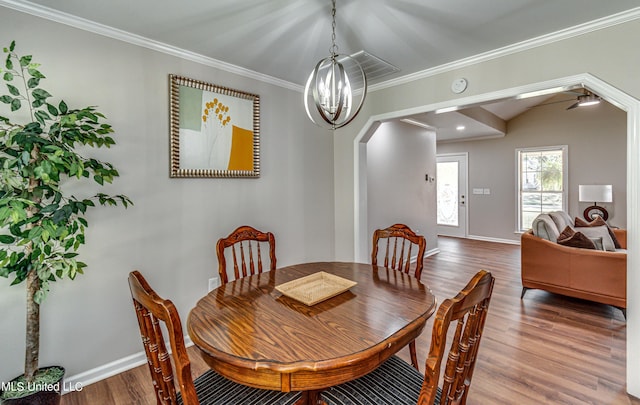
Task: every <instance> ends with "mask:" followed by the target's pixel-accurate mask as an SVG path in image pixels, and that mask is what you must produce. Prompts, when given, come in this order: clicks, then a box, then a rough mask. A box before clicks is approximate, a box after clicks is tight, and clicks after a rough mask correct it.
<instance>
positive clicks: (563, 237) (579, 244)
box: [557, 226, 596, 249]
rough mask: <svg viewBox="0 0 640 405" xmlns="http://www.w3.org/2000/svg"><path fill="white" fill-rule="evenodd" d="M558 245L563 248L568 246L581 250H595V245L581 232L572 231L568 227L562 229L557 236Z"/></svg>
mask: <svg viewBox="0 0 640 405" xmlns="http://www.w3.org/2000/svg"><path fill="white" fill-rule="evenodd" d="M557 242H558V244H559V245H563V246H570V247H575V248H581V249H595V248H596V245H595V244H594V243H593V242H592V241H591V239H589V238H588V237H587V236H586V235H585V234H583V233H582V232H576V231H574V230H573V229H572V228H571V227H570V226H567V227H565V228H564V230H563V231H562V232H561V233H560V236H558V241H557Z"/></svg>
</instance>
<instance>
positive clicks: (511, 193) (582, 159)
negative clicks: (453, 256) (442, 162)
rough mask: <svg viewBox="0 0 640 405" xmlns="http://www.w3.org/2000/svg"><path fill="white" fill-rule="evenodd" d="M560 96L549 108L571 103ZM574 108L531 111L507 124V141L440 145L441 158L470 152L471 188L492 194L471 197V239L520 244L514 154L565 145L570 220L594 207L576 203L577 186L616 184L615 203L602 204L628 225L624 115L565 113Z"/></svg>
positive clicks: (602, 107)
mask: <svg viewBox="0 0 640 405" xmlns="http://www.w3.org/2000/svg"><path fill="white" fill-rule="evenodd" d="M570 97H571V96H568V95H566V94H561V95H558V96H556V97H554V98H552V99H551V100H548V101H547V102H548V103H554V102H557V101H559V100H567V99H568V98H570ZM569 105H571V103H558V104H549V105H545V106H539V107H536V108H532V109H530V110H528V111H527V112H525V113H523V114H521V115H519V116H517V117H515V118H513V119H512V120H511V121H509V122H508V124H507V134H506V135H505V137H503V138H495V139H487V140H478V141H468V142H454V143H439V144H438V146H437V150H438V153H455V152H469V189H470V190H471V189H473V188H490V189H491V194H490V195H474V194H469V198H468V209H469V235H470V236H472V237H487V238H496V239H505V240H513V241H519V240H520V234H519V233H515V230H516V211H515V210H516V207H517V200H516V189H517V184H516V181H517V179H516V171H517V167H516V165H517V162H516V157H515V150H516V149H517V148H529V147H538V146H554V145H567V146H568V149H569V153H568V162H569V165H568V167H569V173H568V181H569V183H568V185H567V190H568V207H569V214H570V215H571V216H572V217H576V216H578V217H580V218H582V212H583V211H584V209H585V208H586V207H587V206H589V205H592V203H591V204H587V203H579V202H578V185H579V184H612V185H613V191H614V202H613V203H611V204H599V205H604V206H605V207H606V208H607V211H608V212H609V221H608V222H609V224H611V225H614V226H618V227H620V228H626V225H627V199H626V197H627V187H626V180H627V175H626V170H627V159H626V153H627V129H626V113H625V112H624V111H622V110H620V109H618V108H616V107H614V106H612V105H611V104H609V103H607V102H602V103H600V104H598V105H595V106H591V107H584V108H576V109H572V110H566V108H567V106H569Z"/></svg>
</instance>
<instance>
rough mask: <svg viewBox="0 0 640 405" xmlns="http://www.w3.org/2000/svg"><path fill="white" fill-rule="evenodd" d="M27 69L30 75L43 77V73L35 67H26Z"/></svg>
mask: <svg viewBox="0 0 640 405" xmlns="http://www.w3.org/2000/svg"><path fill="white" fill-rule="evenodd" d="M27 71H28V72H29V74H30V75H31V77H37V78H38V79H44V75H43V74H42V73H40V71H38V70H37V69H34V68H29V69H27Z"/></svg>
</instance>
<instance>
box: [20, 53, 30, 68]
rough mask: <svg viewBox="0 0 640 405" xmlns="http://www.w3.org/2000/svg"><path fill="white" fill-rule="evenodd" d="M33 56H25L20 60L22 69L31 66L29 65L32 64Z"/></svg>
mask: <svg viewBox="0 0 640 405" xmlns="http://www.w3.org/2000/svg"><path fill="white" fill-rule="evenodd" d="M31 58H32V56H31V55H25V56H23V57H22V58H20V66H22V67H26V66H29V63H31Z"/></svg>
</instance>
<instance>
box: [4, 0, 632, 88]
mask: <svg viewBox="0 0 640 405" xmlns="http://www.w3.org/2000/svg"><path fill="white" fill-rule="evenodd" d="M0 6H3V7H6V8H10V9H13V10H17V11H21V12H23V13H27V14H31V15H33V16H36V17H41V18H44V19H47V20H51V21H54V22H57V23H60V24H65V25H68V26H71V27H74V28H78V29H81V30H84V31H89V32H93V33H95V34H98V35H102V36H105V37H109V38H113V39H116V40H120V41H123V42H127V43H130V44H133V45H138V46H141V47H144V48H147V49H151V50H154V51H158V52H162V53H165V54H168V55H172V56H176V57H178V58H181V59H185V60H190V61H192V62H196V63H199V64H202V65H205V66H210V67H214V68H217V69H221V70H224V71H227V72H230V73H234V74H237V75H239V76H243V77H247V78H250V79H255V80H259V81H261V82H265V83H269V84H273V85H275V86H279V87H283V88H286V89H289V90H293V91H298V92H300V93H302V91H303V90H304V87H303V86H302V85H299V84H296V83H292V82H289V81H286V80H282V79H278V78H277V77H273V76H269V75H265V74H263V73H258V72H256V71H253V70H249V69H246V68H243V67H240V66H237V65H233V64H231V63H227V62H223V61H220V60H217V59H214V58H210V57H208V56H204V55H201V54H198V53H195V52H190V51H186V50H184V49H181V48H178V47H175V46H172V45H168V44H165V43H163V42H159V41H155V40H152V39H149V38H146V37H143V36H140V35H136V34H132V33H130V32H127V31H123V30H119V29H117V28H113V27H109V26H107V25H104V24H99V23H97V22H94V21H91V20H87V19H84V18H80V17H77V16H74V15H71V14H68V13H63V12H60V11H58V10H54V9H52V8H49V7H45V6H41V5H39V4H34V3H31V2H29V1H21V0H0ZM638 18H640V7H636V8H633V9H631V10H627V11H623V12H621V13H618V14H613V15H611V16H607V17H603V18H600V19H598V20H594V21H590V22H587V23H584V24H580V25H577V26H575V27H571V28H567V29H564V30H561V31H557V32H554V33H551V34H547V35H542V36H539V37H536V38H532V39H528V40H525V41H522V42H518V43H515V44H512V45H507V46H505V47H502V48H498V49H494V50H492V51H488V52H484V53H481V54H478V55H474V56H470V57H468V58H464V59H460V60H457V61H453V62H450V63H445V64H443V65H439V66H435V67H433V68H430V69H425V70H422V71H420V72H416V73H411V74H408V75H405V76H401V77H399V78H396V79H391V80H387V81H384V82H382V83H378V84H373V85H370V86H369V87H368V91H377V90H382V89H386V88H389V87H393V86H398V85H401V84H405V83H409V82H412V81H415V80H420V79H424V78H427V77H430V76H435V75H438V74H441V73H445V72H449V71H452V70H456V69H461V68H464V67H467V66H470V65H474V64H477V63H481V62H486V61H489V60H492V59H496V58H500V57H503V56H507V55H511V54H514V53H517V52H522V51H526V50H529V49H533V48H537V47H539V46H543V45H547V44H551V43H554V42H558V41H562V40H565V39H569V38H573V37H577V36H580V35H584V34H587V33H590V32H594V31H597V30H601V29H605V28H608V27H612V26H615V25H618V24H623V23H626V22H629V21H633V20H636V19H638Z"/></svg>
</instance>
